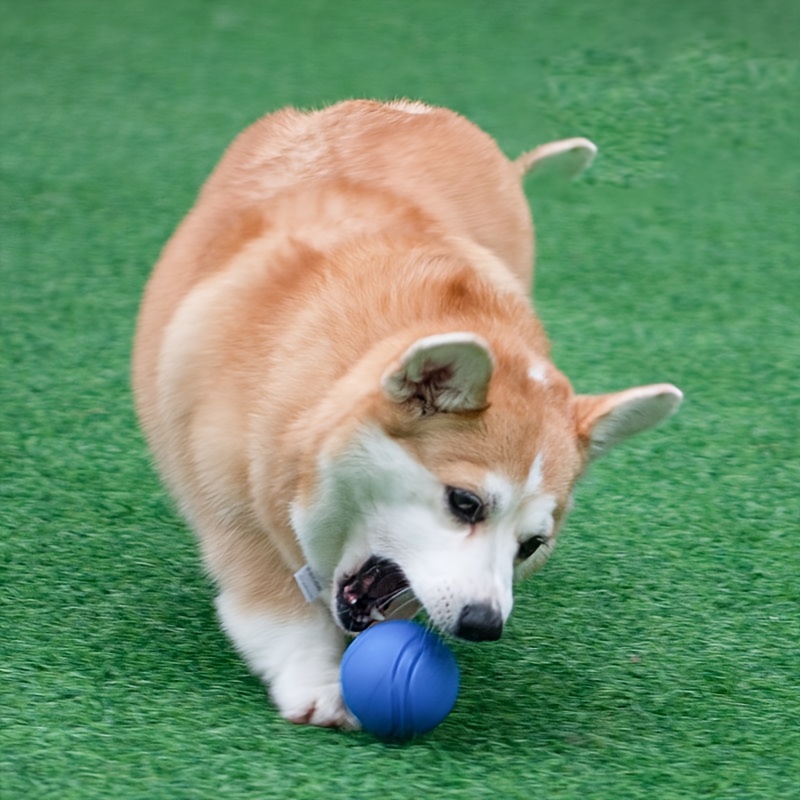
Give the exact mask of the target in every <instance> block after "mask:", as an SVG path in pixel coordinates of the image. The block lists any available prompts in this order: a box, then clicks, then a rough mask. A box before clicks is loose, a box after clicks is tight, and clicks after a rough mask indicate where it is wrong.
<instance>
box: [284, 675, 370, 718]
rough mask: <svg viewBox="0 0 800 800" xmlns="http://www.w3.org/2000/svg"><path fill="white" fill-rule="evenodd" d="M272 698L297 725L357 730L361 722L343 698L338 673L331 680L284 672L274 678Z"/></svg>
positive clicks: (285, 716)
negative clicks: (303, 676)
mask: <svg viewBox="0 0 800 800" xmlns="http://www.w3.org/2000/svg"><path fill="white" fill-rule="evenodd" d="M270 694H271V695H272V700H273V702H274V703H275V705H276V706H277V707H278V711H280V713H281V715H282V716H283V717H284V718H285V719H287V720H289V722H294V723H295V724H297V725H319V726H320V727H323V728H342V729H344V730H357V729H358V728H359V724H358V722H357V720H356V719H355V717H354V716H353V715H352V714H351V713H350V712H349V711H348V710H347V707H346V706H345V704H344V700H342V692H341V688H340V687H339V680H338V675H337V676H336V678H335V680H332V681H329V682H327V683H320V682H317V681H308V680H303V679H302V678H301V676H298V675H289V674H286V673H284V674H283V675H281V676H280V677H278V678H277V679H276V680H273V682H272V686H271V687H270Z"/></svg>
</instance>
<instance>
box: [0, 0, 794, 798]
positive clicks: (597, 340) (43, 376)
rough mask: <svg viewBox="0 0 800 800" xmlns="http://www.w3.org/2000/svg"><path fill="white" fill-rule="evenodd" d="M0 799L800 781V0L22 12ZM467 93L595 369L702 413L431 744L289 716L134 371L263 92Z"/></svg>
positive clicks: (16, 57) (586, 511)
mask: <svg viewBox="0 0 800 800" xmlns="http://www.w3.org/2000/svg"><path fill="white" fill-rule="evenodd" d="M0 19H2V25H0V33H1V34H2V42H1V43H0V59H2V62H1V63H0V81H2V115H1V116H0V133H1V135H2V139H1V140H0V176H1V177H0V181H1V182H2V183H1V185H2V232H0V331H1V335H2V340H1V342H2V347H0V403H1V404H2V405H0V448H1V452H0V530H1V531H2V542H0V547H1V548H2V550H1V551H0V565H1V567H2V576H1V581H2V583H1V588H0V592H1V593H2V601H3V609H2V630H1V631H0V634H1V638H0V648H2V657H1V659H0V669H1V670H2V676H1V677H2V686H1V687H0V688H1V690H2V696H0V795H2V797H3V798H4V800H6V799H7V800H12V799H13V800H16V799H17V798H26V799H34V798H54V799H56V798H57V799H58V800H68V799H69V798H93V797H98V798H100V797H102V798H110V797H113V798H121V800H127V799H128V798H142V799H144V798H237V800H246V799H247V798H293V799H297V800H307V799H308V798H327V797H334V796H338V797H347V798H355V799H356V800H359V799H360V798H368V797H369V798H374V797H383V798H387V799H388V800H393V799H394V798H410V797H437V798H459V800H462V799H464V798H531V797H541V798H587V797H588V798H609V799H613V800H616V799H617V798H627V799H628V800H635V798H659V800H665V799H666V800H670V799H672V798H697V797H713V798H790V797H797V796H798V789H797V786H798V785H799V784H798V781H799V780H800V733H799V732H800V712H799V706H800V703H799V702H798V686H797V677H798V640H799V639H800V632H799V629H800V620H799V619H798V599H799V598H798V564H799V563H800V535H798V529H799V528H800V501H799V500H798V488H797V487H798V486H799V485H800V452H798V451H799V450H800V444H799V441H800V439H799V438H798V433H797V429H798V411H799V409H800V385H799V383H800V330H799V328H800V325H799V324H798V319H800V317H799V316H798V298H800V286H799V285H798V283H799V282H798V265H797V261H798V250H799V249H800V247H799V245H800V241H799V240H798V230H799V229H800V219H798V208H800V191H799V188H800V186H799V184H800V176H799V175H798V162H797V159H796V153H797V145H798V133H797V132H798V130H800V97H798V79H800V67H798V48H797V45H796V42H797V41H798V37H800V28H799V26H798V19H797V5H796V4H794V3H792V2H790V0H785V1H784V0H763V2H750V3H744V2H724V3H723V2H721V1H718V2H714V1H713V0H696V1H695V2H689V1H688V0H677V2H673V3H655V2H643V3H633V2H623V0H607V1H606V2H603V3H596V2H593V1H590V0H574V2H570V3H562V2H555V0H535V1H534V2H509V1H508V0H495V2H493V3H483V2H474V3H455V2H453V3H447V2H442V1H438V2H437V1H436V0H433V1H425V2H424V1H423V0H409V1H408V2H403V3H400V2H384V3H374V2H368V1H367V0H347V2H342V3H332V2H331V3H325V2H322V1H321V0H319V1H317V2H315V1H314V0H296V1H295V2H292V3H278V2H272V1H271V0H270V1H265V0H241V1H240V2H234V0H229V1H228V2H224V1H221V2H210V1H203V2H201V1H200V0H170V2H151V1H150V0H147V1H145V0H140V1H139V2H133V3H127V4H117V3H107V2H100V0H97V1H96V2H90V1H89V0H60V2H54V1H53V0H36V2H27V3H23V2H14V1H12V0H3V1H2V3H0ZM350 96H377V97H384V98H390V97H396V96H411V97H418V98H422V99H425V100H428V101H430V102H434V103H441V104H445V105H448V106H451V107H454V108H455V109H457V110H459V111H461V112H463V113H465V114H466V115H468V116H469V117H471V118H472V119H473V120H475V121H476V122H478V123H479V124H481V125H482V126H483V127H484V128H486V129H487V130H488V131H489V132H491V133H492V134H493V135H495V136H496V137H497V138H498V140H499V141H500V143H501V146H503V147H504V149H505V150H506V151H507V152H508V153H509V154H511V155H516V154H517V153H519V152H521V151H522V150H523V149H525V148H528V147H530V146H532V145H534V144H536V143H538V142H542V141H547V140H549V139H552V138H559V137H563V136H569V135H586V136H590V137H591V138H593V139H594V140H595V141H596V142H597V143H598V144H599V146H600V148H601V155H600V157H599V158H598V160H597V162H596V164H595V166H594V167H593V168H592V171H591V172H590V173H589V174H588V175H587V176H586V177H585V178H583V179H582V180H581V181H579V182H577V183H575V184H572V185H571V186H569V187H565V188H563V189H559V190H556V191H553V192H552V193H549V194H546V195H545V194H540V195H536V196H533V197H532V203H533V207H534V212H535V215H536V220H537V228H538V232H539V243H538V247H539V258H538V265H537V275H538V280H537V306H538V308H539V311H540V313H541V315H542V317H543V318H544V320H545V322H546V324H547V326H548V328H549V331H550V333H551V335H552V338H553V339H554V342H555V355H556V360H557V362H558V363H559V365H560V366H561V367H562V368H563V369H564V370H565V371H566V372H567V373H568V374H569V375H571V376H572V378H573V380H574V383H575V385H576V387H577V388H578V389H579V390H580V391H603V390H608V389H614V388H622V387H624V386H627V385H630V384H635V383H645V382H650V381H655V380H671V381H673V382H675V383H676V384H678V385H679V386H680V387H681V388H682V389H683V390H684V391H685V392H686V395H687V400H686V403H685V405H684V408H683V409H682V411H681V412H680V414H679V415H678V416H677V417H676V418H675V419H674V420H673V421H671V422H670V423H669V425H667V426H665V427H664V428H662V429H659V430H658V431H656V432H653V433H651V434H648V435H646V436H643V437H641V438H640V439H638V440H636V441H634V442H632V443H630V444H629V445H628V446H626V447H625V448H624V449H620V450H619V451H618V452H616V453H614V454H613V455H611V456H610V457H609V458H608V459H607V460H606V461H605V462H603V463H602V464H601V465H598V466H597V467H596V468H595V469H594V470H593V472H592V473H591V475H590V476H589V477H588V479H587V480H586V481H585V482H584V484H583V485H582V487H581V489H580V491H579V493H578V506H577V510H576V511H575V513H574V515H573V517H572V519H571V522H570V525H569V529H568V531H567V533H566V535H565V536H564V537H563V540H562V544H561V546H560V548H559V551H558V552H557V554H556V556H555V557H554V558H553V559H552V560H551V562H550V564H549V565H548V567H547V568H546V569H545V570H544V571H543V572H542V573H540V574H539V575H538V576H536V577H535V578H533V579H532V580H531V581H530V582H529V583H527V584H526V585H525V586H523V587H521V590H520V592H519V599H518V604H517V608H516V610H515V613H514V616H513V619H512V623H511V624H510V626H509V630H508V632H507V634H506V636H505V637H504V639H503V640H502V641H501V642H500V643H498V644H497V645H494V646H474V645H472V646H471V645H467V644H456V645H455V649H456V652H457V656H458V658H459V661H460V664H461V667H462V671H463V681H462V684H463V685H462V692H461V697H460V698H459V701H458V704H457V706H456V709H455V710H454V712H453V713H452V715H451V716H450V717H449V718H448V719H447V720H446V721H445V723H444V724H443V725H442V726H441V727H440V728H439V729H437V730H436V731H435V732H434V733H433V734H431V735H430V736H428V737H426V738H424V739H423V740H421V741H419V742H417V743H414V744H411V745H408V746H405V747H387V746H384V745H381V744H378V743H376V742H374V741H372V740H371V739H370V738H369V737H368V736H367V735H364V734H350V735H346V734H339V733H334V732H329V731H320V730H313V729H306V728H295V727H292V726H289V725H287V724H285V723H284V722H282V721H281V720H280V719H279V718H278V717H277V715H276V714H275V712H274V711H273V709H272V708H271V707H270V706H269V705H268V703H267V701H266V699H265V697H264V694H263V691H262V688H261V687H260V685H259V684H258V682H257V681H256V680H255V679H253V678H252V677H250V676H249V675H248V674H247V672H246V670H245V668H244V666H243V665H242V663H241V662H240V661H239V659H238V658H237V657H236V656H235V655H234V653H233V652H232V650H231V648H230V646H229V645H228V643H227V641H226V640H225V638H224V637H223V636H222V634H221V633H220V632H219V631H218V629H217V626H216V623H215V620H214V618H213V613H212V607H211V598H212V590H211V587H210V586H209V585H208V584H207V583H206V582H205V580H204V578H203V576H202V573H201V569H200V567H199V563H198V559H197V555H196V552H195V548H194V544H193V542H192V538H191V535H190V534H189V533H188V531H187V530H186V528H185V526H184V525H183V524H182V523H181V522H180V521H179V520H178V519H177V517H176V515H175V513H174V511H173V510H172V507H171V505H170V503H169V502H168V500H167V499H166V498H165V495H164V492H163V490H162V489H161V488H160V486H159V484H158V481H157V479H156V477H155V475H154V473H153V471H152V470H151V468H150V466H149V461H148V456H147V454H146V452H145V448H144V445H143V442H142V439H141V437H140V435H139V434H138V432H137V429H136V424H135V420H134V417H133V413H132V410H131V400H130V394H129V389H128V358H129V348H130V339H131V335H132V331H133V323H134V317H135V313H136V309H137V305H138V299H139V296H140V292H141V289H142V286H143V284H144V281H145V280H146V277H147V274H148V271H149V269H150V267H151V265H152V263H153V262H154V260H155V259H156V257H157V254H158V251H159V248H160V247H161V246H162V244H163V243H164V241H165V240H166V238H167V237H168V236H169V234H170V232H171V231H172V229H173V228H174V226H175V225H176V223H177V222H178V220H179V219H180V217H181V216H182V214H183V213H184V212H185V211H186V210H187V208H188V207H189V205H190V203H191V201H192V198H193V195H194V193H195V191H196V190H197V188H198V187H199V185H200V183H201V181H202V180H203V179H204V177H205V176H206V174H207V173H208V172H209V170H210V169H211V167H212V166H213V164H214V163H215V161H216V160H217V158H218V157H219V154H220V153H221V151H222V149H223V148H224V147H225V146H226V145H227V143H228V142H229V140H230V139H231V138H232V137H233V136H234V135H235V134H236V133H237V132H238V131H239V130H240V129H241V128H243V127H244V126H245V125H246V124H248V123H249V122H250V121H252V120H253V119H255V118H256V117H257V116H259V115H260V114H262V113H263V112H265V111H267V110H270V109H273V108H276V107H278V106H281V105H283V104H287V103H292V104H296V105H320V104H323V103H327V102H331V101H335V100H338V99H341V98H344V97H350Z"/></svg>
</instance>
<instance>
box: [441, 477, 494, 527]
mask: <svg viewBox="0 0 800 800" xmlns="http://www.w3.org/2000/svg"><path fill="white" fill-rule="evenodd" d="M447 504H448V505H449V506H450V510H451V511H452V512H453V514H454V515H455V516H456V517H457V518H458V519H460V520H461V521H462V522H468V523H469V524H471V525H474V524H475V523H476V522H483V520H484V519H486V510H485V507H484V505H483V500H481V499H480V497H478V495H476V494H475V493H474V492H470V491H469V490H468V489H456V488H453V487H452V486H451V487H448V489H447Z"/></svg>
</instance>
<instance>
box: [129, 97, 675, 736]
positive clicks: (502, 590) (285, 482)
mask: <svg viewBox="0 0 800 800" xmlns="http://www.w3.org/2000/svg"><path fill="white" fill-rule="evenodd" d="M594 153H595V147H594V145H593V144H592V143H591V142H590V141H588V140H586V139H580V138H579V139H567V140H564V141H560V142H552V143H550V144H546V145H543V146H540V147H537V148H535V149H534V150H532V151H530V152H528V153H525V154H524V155H522V156H520V157H519V158H517V159H516V160H509V159H508V158H506V156H504V155H503V153H502V152H501V151H500V149H499V148H498V146H497V144H496V143H495V141H494V140H493V139H492V138H491V137H490V136H489V135H488V134H486V133H484V132H483V131H482V130H480V129H479V128H478V127H476V126H474V125H473V124H471V123H470V122H468V121H467V120H466V119H465V118H463V117H462V116H460V115H458V114H456V113H454V112H452V111H449V110H446V109H443V108H437V107H432V106H429V105H426V104H423V103H420V102H411V101H395V102H388V103H380V102H375V101H347V102H342V103H339V104H337V105H333V106H331V107H328V108H325V109H323V110H316V111H311V112H301V111H298V110H295V109H293V108H287V109H284V110H281V111H278V112H276V113H273V114H269V115H267V116H265V117H263V118H262V119H261V120H259V121H258V122H256V123H255V124H253V125H251V126H250V127H249V128H247V129H246V130H245V131H244V132H243V133H242V134H241V135H240V136H239V137H238V138H237V139H236V140H235V141H234V142H233V144H232V145H231V146H230V148H229V149H228V150H227V152H226V153H225V155H224V156H223V158H222V160H221V161H220V163H219V165H218V166H217V167H216V169H215V170H214V172H213V173H212V174H211V176H210V178H209V179H208V181H207V182H206V183H205V185H204V187H203V188H202V190H201V192H200V194H199V197H198V199H197V202H196V204H195V206H194V207H193V209H192V210H191V211H190V213H189V214H188V216H187V217H186V218H185V219H184V220H183V222H182V223H181V225H180V226H179V228H178V229H177V231H176V232H175V234H174V235H173V236H172V238H171V239H170V241H169V242H168V243H167V245H166V247H165V248H164V250H163V252H162V254H161V257H160V260H159V261H158V263H157V265H156V267H155V269H154V272H153V274H152V276H151V278H150V280H149V282H148V284H147V287H146V290H145V294H144V298H143V301H142V306H141V310H140V313H139V318H138V322H137V331H136V337H135V344H134V357H133V387H134V395H135V401H136V407H137V412H138V415H139V419H140V422H141V426H142V429H143V431H144V434H145V436H146V439H147V440H148V443H149V445H150V448H151V450H152V453H153V455H154V460H155V462H156V465H157V467H158V469H159V471H160V473H161V475H162V477H163V479H164V481H165V483H166V485H167V486H168V488H169V489H170V490H171V493H172V494H173V495H174V497H175V499H176V501H177V504H178V506H179V508H180V511H181V512H182V513H183V515H184V516H185V517H186V519H187V520H188V522H189V523H190V525H191V527H192V528H193V529H194V530H195V532H196V534H197V536H198V539H199V542H200V546H201V550H202V553H203V557H204V562H205V564H206V566H207V568H208V570H209V571H210V574H211V575H212V576H213V579H214V581H215V582H216V585H217V586H218V587H219V595H218V597H217V599H216V606H217V611H218V615H219V618H220V621H221V624H222V626H223V628H224V630H225V631H226V632H227V634H228V635H229V637H230V638H231V640H232V641H233V643H234V645H235V647H236V648H237V649H238V651H239V652H240V653H241V654H242V656H243V657H244V659H245V660H246V661H247V663H248V664H249V666H250V668H251V669H252V670H253V671H254V673H255V674H257V675H258V676H259V677H260V678H261V679H262V680H263V681H264V682H265V684H266V685H267V686H268V688H269V691H270V694H271V696H272V699H273V701H274V703H275V704H276V706H277V708H278V710H279V711H280V713H281V714H282V715H283V716H284V717H285V718H286V719H288V720H290V721H292V722H295V723H309V724H312V725H321V726H335V727H343V728H352V727H355V726H356V724H357V723H356V722H355V720H354V719H353V718H352V717H351V715H350V714H349V713H348V711H347V709H346V707H345V706H344V705H343V702H342V698H341V693H340V686H339V662H340V659H341V656H342V653H343V650H344V647H345V644H346V641H347V638H348V636H352V635H355V634H358V633H359V632H361V631H363V630H365V629H366V628H367V627H369V626H370V625H373V624H380V622H381V621H382V620H384V619H387V618H395V617H411V616H413V615H414V614H416V613H417V611H418V610H420V609H421V608H424V609H425V611H426V612H427V615H428V618H429V620H430V622H431V623H432V624H433V625H434V626H436V627H437V628H439V629H440V630H441V631H442V632H444V633H445V634H449V635H453V636H455V637H460V638H462V639H467V640H472V641H486V640H495V639H497V638H498V637H499V636H500V635H501V633H502V630H503V626H504V624H505V622H506V621H507V619H508V617H509V614H510V613H511V608H512V604H513V594H512V587H513V584H514V582H515V581H516V580H519V579H522V578H524V577H526V576H527V575H528V574H530V573H531V572H533V571H534V570H536V569H538V568H539V567H541V566H542V564H543V563H544V562H545V561H546V560H547V559H548V557H549V556H550V554H551V553H552V551H553V548H554V546H555V542H556V537H557V536H558V533H559V530H560V529H561V527H562V525H563V522H564V519H565V517H566V515H567V513H568V511H569V509H570V506H571V503H572V494H573V487H574V485H575V483H576V481H577V480H578V478H579V477H580V476H581V474H582V473H583V472H584V470H585V469H586V467H587V465H588V464H589V463H590V462H591V461H593V460H594V459H596V458H598V457H599V456H601V455H603V454H604V453H605V452H606V451H607V450H608V449H609V448H610V447H612V446H613V445H615V444H617V443H618V442H620V441H622V440H623V439H625V438H627V437H628V436H630V435H632V434H635V433H638V432H640V431H643V430H645V429H647V428H650V427H651V426H653V425H655V424H657V423H659V422H661V421H662V420H663V419H665V418H666V417H667V416H669V415H670V414H671V413H672V412H673V411H674V410H675V409H676V408H677V406H678V404H679V403H680V400H681V392H680V391H679V390H678V389H676V388H675V387H674V386H672V385H670V384H657V385H650V386H643V387H637V388H631V389H627V390H624V391H618V392H614V393H611V394H603V395H597V396H588V395H577V394H575V393H574V392H573V389H572V387H571V385H570V383H569V381H568V380H567V378H566V377H565V376H564V375H563V374H562V373H561V372H559V371H558V369H557V368H556V367H555V366H554V365H553V363H552V361H551V359H550V356H549V353H550V347H549V344H548V340H547V338H546V335H545V332H544V330H543V328H542V325H541V324H540V322H539V321H538V319H537V317H536V315H535V314H534V311H533V308H532V305H531V300H530V297H531V290H532V271H533V260H534V252H533V251H534V239H533V225H532V220H531V214H530V210H529V208H528V204H527V201H526V198H525V195H524V193H523V187H522V181H523V177H524V176H525V175H526V174H532V173H536V172H544V171H554V170H558V169H563V170H565V171H566V172H570V171H572V172H576V171H580V169H582V168H583V167H585V166H587V165H588V163H589V161H591V159H592V157H593V155H594Z"/></svg>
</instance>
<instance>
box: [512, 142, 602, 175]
mask: <svg viewBox="0 0 800 800" xmlns="http://www.w3.org/2000/svg"><path fill="white" fill-rule="evenodd" d="M596 153H597V147H596V146H595V145H594V144H593V143H592V142H590V141H589V140H588V139H583V138H581V137H576V138H574V139H561V140H559V141H557V142H548V143H547V144H540V145H539V146H538V147H534V148H533V150H529V151H528V152H527V153H523V154H522V155H521V156H520V157H519V158H517V159H515V161H514V166H515V167H516V168H517V171H518V172H519V174H520V176H521V177H524V176H527V175H530V176H534V177H536V178H537V179H539V178H549V177H552V176H558V177H559V178H560V179H566V180H569V179H570V178H574V177H576V176H577V175H580V173H581V172H583V171H584V170H585V169H587V168H588V167H589V165H590V164H591V163H592V160H593V159H594V157H595V155H596Z"/></svg>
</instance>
